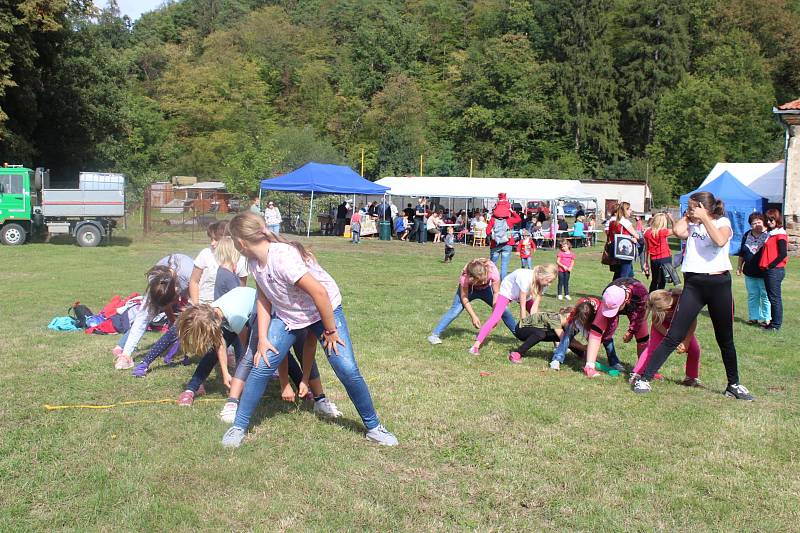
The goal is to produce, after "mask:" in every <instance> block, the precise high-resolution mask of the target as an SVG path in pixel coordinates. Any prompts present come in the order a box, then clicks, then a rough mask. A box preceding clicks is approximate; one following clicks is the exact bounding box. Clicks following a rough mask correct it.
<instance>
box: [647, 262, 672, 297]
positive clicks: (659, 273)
mask: <svg viewBox="0 0 800 533" xmlns="http://www.w3.org/2000/svg"><path fill="white" fill-rule="evenodd" d="M671 262H672V258H671V257H662V258H661V259H651V260H650V275H651V276H652V277H651V278H650V289H649V292H653V291H655V290H657V289H663V288H664V287H666V286H667V278H665V277H664V269H663V268H661V265H666V264H669V263H671Z"/></svg>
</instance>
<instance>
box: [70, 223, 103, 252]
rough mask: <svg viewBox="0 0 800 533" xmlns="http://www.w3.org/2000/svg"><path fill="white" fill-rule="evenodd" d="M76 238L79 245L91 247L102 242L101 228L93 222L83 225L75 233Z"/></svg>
mask: <svg viewBox="0 0 800 533" xmlns="http://www.w3.org/2000/svg"><path fill="white" fill-rule="evenodd" d="M75 240H76V241H78V245H79V246H83V247H91V246H97V245H98V244H100V240H101V238H100V230H99V229H97V228H96V227H94V226H92V225H91V224H87V225H86V226H83V227H81V228H80V229H79V230H78V233H76V234H75Z"/></svg>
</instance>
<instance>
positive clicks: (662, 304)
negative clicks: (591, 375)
mask: <svg viewBox="0 0 800 533" xmlns="http://www.w3.org/2000/svg"><path fill="white" fill-rule="evenodd" d="M682 292H683V289H682V288H681V287H675V288H674V289H671V290H664V289H660V290H656V291H653V292H651V293H650V297H649V298H648V299H647V312H648V313H649V314H650V316H651V317H652V322H651V323H650V341H649V342H648V343H647V348H646V349H645V351H644V352H642V355H641V356H640V357H639V361H638V362H637V363H636V366H635V367H634V368H633V372H631V377H630V379H629V380H628V381H629V382H630V383H633V382H634V381H636V380H637V379H639V378H640V377H642V371H644V369H645V367H646V366H647V362H648V361H649V360H650V354H651V353H653V351H654V350H655V349H656V348H657V347H658V345H659V344H661V341H662V340H664V337H666V336H667V330H669V325H670V324H671V323H672V317H673V315H674V314H675V309H677V307H678V299H679V298H680V296H681V293H682ZM696 327H697V319H695V321H694V322H693V323H692V325H691V327H690V328H689V332H688V333H687V334H686V338H684V339H683V341H682V342H681V343H680V344H679V345H678V347H677V348H676V350H677V352H678V353H685V354H686V378H685V379H684V380H683V381H681V384H682V385H686V386H687V387H699V386H700V380H699V379H697V378H698V376H699V375H700V343H699V342H697V337H695V336H694V330H695V328H696Z"/></svg>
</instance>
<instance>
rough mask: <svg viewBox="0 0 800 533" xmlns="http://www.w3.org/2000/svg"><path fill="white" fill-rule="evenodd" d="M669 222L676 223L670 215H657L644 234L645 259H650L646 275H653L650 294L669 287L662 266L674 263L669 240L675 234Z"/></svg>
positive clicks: (646, 264) (647, 262)
mask: <svg viewBox="0 0 800 533" xmlns="http://www.w3.org/2000/svg"><path fill="white" fill-rule="evenodd" d="M668 220H669V223H670V225H672V224H674V223H675V221H674V220H673V218H672V215H671V214H670V213H656V214H655V215H653V218H652V219H651V220H650V227H649V228H648V229H647V231H645V232H644V242H645V245H646V246H645V255H646V257H645V259H648V258H649V261H645V266H644V274H645V276H649V275H650V274H651V273H652V274H653V277H652V278H651V280H650V292H653V291H655V290H659V289H663V288H664V287H666V285H667V280H666V278H665V277H664V269H662V268H661V265H664V264H669V263H670V262H672V251H671V250H670V249H669V242H668V241H667V239H668V238H669V237H670V236H671V235H674V233H673V232H672V229H671V228H668V227H667V221H668Z"/></svg>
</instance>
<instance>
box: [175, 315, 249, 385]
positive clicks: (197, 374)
mask: <svg viewBox="0 0 800 533" xmlns="http://www.w3.org/2000/svg"><path fill="white" fill-rule="evenodd" d="M222 337H223V338H224V339H225V346H233V351H234V353H235V354H236V361H237V362H238V361H239V360H241V358H242V351H243V350H242V343H241V341H239V336H238V335H237V334H236V333H233V332H232V331H228V330H226V329H223V330H222ZM218 361H219V360H218V359H217V349H216V348H212V349H210V350H209V351H208V352H206V354H205V355H204V356H203V358H202V359H200V362H199V363H198V364H197V368H195V370H194V374H192V379H190V380H189V384H188V385H186V390H190V391H192V392H194V393H197V389H199V388H200V385H202V384H203V382H204V381H205V380H206V379H207V378H208V376H209V375H211V371H212V370H213V369H214V367H215V366H217V362H218Z"/></svg>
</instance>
